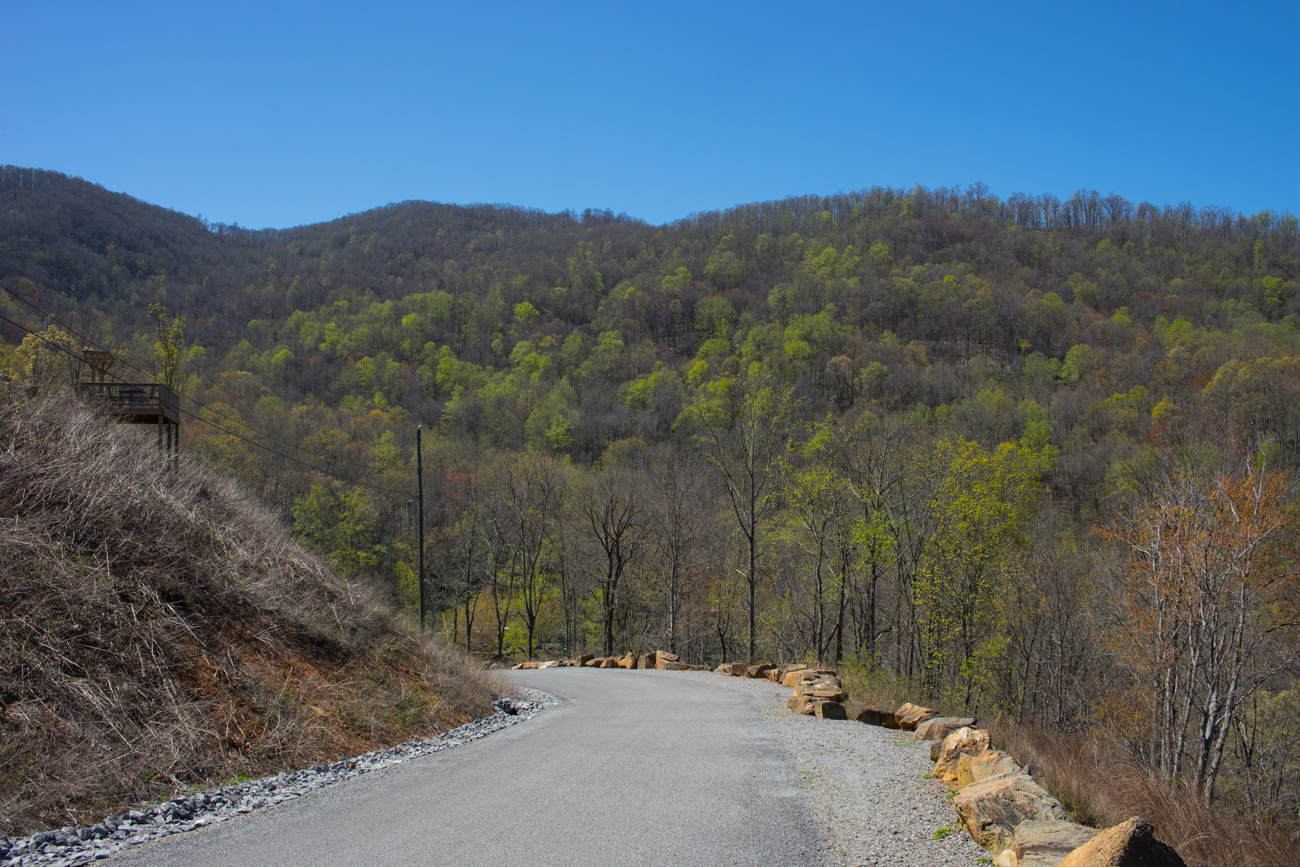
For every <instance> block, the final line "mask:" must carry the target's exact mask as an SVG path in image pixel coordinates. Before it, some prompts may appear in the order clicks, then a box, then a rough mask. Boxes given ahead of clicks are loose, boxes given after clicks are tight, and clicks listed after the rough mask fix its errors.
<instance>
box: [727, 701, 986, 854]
mask: <svg viewBox="0 0 1300 867" xmlns="http://www.w3.org/2000/svg"><path fill="white" fill-rule="evenodd" d="M720 682H721V683H723V684H725V685H726V686H727V687H729V688H733V689H746V690H752V691H753V692H755V693H756V695H757V697H758V699H759V702H760V707H761V710H760V713H761V714H762V716H763V717H764V718H766V719H767V720H768V721H769V722H770V723H771V724H772V726H773V728H774V729H775V730H776V731H777V732H779V733H780V735H781V736H782V738H783V739H784V741H785V743H786V744H787V747H788V749H789V750H790V753H791V755H792V756H794V760H795V766H796V768H797V770H798V771H799V776H800V777H802V778H803V782H802V784H801V791H800V795H801V798H802V800H803V801H804V804H805V806H806V807H807V809H808V811H809V813H810V814H811V815H812V816H813V817H814V818H815V819H816V820H817V821H818V822H819V823H820V824H821V825H822V827H823V829H825V831H826V833H827V835H828V836H829V839H830V844H829V849H828V850H827V851H826V852H825V853H824V860H823V863H824V864H825V865H827V867H877V865H880V867H883V865H890V867H949V865H954V867H956V865H960V867H975V865H978V864H988V863H990V861H991V856H990V853H989V852H987V851H985V850H984V849H983V848H981V847H980V846H979V845H978V844H976V843H975V841H974V840H972V839H971V838H970V835H969V834H967V833H966V831H965V830H964V829H962V828H960V827H958V825H957V811H956V809H955V808H954V807H953V805H952V801H951V799H950V797H949V794H950V790H949V787H948V786H947V785H946V784H944V783H943V782H941V781H939V780H934V779H931V778H930V771H931V769H932V768H933V767H934V765H933V764H932V763H931V762H930V745H929V743H923V742H922V741H920V740H919V739H918V738H917V737H916V735H914V734H911V733H909V732H899V731H893V730H890V729H885V728H879V727H877V726H869V725H864V724H863V723H860V722H856V721H853V720H824V719H817V718H816V717H810V716H802V715H800V714H794V713H791V712H790V711H789V709H788V708H787V707H786V705H785V702H786V699H788V698H789V697H790V690H788V689H782V688H779V687H777V686H775V685H773V684H771V683H768V682H766V681H760V680H749V679H746V678H735V677H725V676H723V678H722V679H721V681H720Z"/></svg>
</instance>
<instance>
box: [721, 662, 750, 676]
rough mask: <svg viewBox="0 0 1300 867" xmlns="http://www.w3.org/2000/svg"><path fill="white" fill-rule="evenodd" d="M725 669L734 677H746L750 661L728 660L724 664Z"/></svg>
mask: <svg viewBox="0 0 1300 867" xmlns="http://www.w3.org/2000/svg"><path fill="white" fill-rule="evenodd" d="M723 670H724V671H726V672H727V674H729V675H731V676H732V677H744V676H745V672H746V671H748V670H749V663H747V662H728V663H727V664H726V665H725V666H724V668H723Z"/></svg>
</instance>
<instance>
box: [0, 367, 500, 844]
mask: <svg viewBox="0 0 1300 867" xmlns="http://www.w3.org/2000/svg"><path fill="white" fill-rule="evenodd" d="M501 691H502V686H501V684H500V683H498V682H496V681H494V680H492V679H491V677H490V676H489V675H488V674H486V673H484V672H483V671H481V669H480V668H479V667H478V666H477V665H476V664H474V663H472V662H471V661H469V660H468V659H467V658H466V657H464V656H463V655H462V654H460V653H459V652H457V651H455V650H453V649H450V648H447V647H445V646H443V645H441V644H440V643H439V642H436V641H431V640H425V639H422V638H420V637H418V636H417V635H415V634H414V633H413V632H412V631H411V630H409V629H408V628H405V627H404V626H402V625H401V624H399V623H397V622H395V620H394V619H393V617H392V616H391V615H390V614H389V613H387V611H386V610H385V608H384V607H383V606H382V605H381V604H378V603H377V602H376V601H375V600H374V599H373V598H372V596H371V594H370V593H369V592H367V590H366V588H365V587H361V586H358V585H357V584H355V583H348V582H346V581H344V580H342V579H341V578H340V577H339V576H338V575H336V574H334V573H333V572H332V571H331V570H330V569H329V568H328V567H326V566H324V565H323V564H322V563H321V562H320V561H319V560H318V559H317V558H316V557H314V556H312V555H311V554H309V553H308V552H306V551H304V550H303V549H302V548H301V547H299V546H298V545H297V544H296V543H294V542H293V541H292V540H291V539H290V538H289V537H288V535H287V534H286V532H285V530H284V528H283V526H282V524H281V523H280V522H279V521H278V520H277V519H276V518H275V517H274V516H273V515H271V514H270V513H268V512H267V511H266V510H265V509H264V508H262V507H261V506H260V504H258V503H257V502H256V501H255V500H254V499H253V498H252V497H251V496H250V495H248V494H247V493H245V492H244V491H243V490H241V489H240V488H239V487H238V486H237V485H236V484H234V483H233V482H231V481H230V480H228V479H225V478H221V477H218V476H216V475H214V474H212V473H210V472H207V471H205V470H203V469H202V468H199V467H196V466H193V465H190V464H188V463H184V462H183V463H182V467H181V469H180V471H179V472H169V471H167V470H166V469H165V468H164V467H163V466H162V461H161V460H160V457H159V454H158V452H157V451H156V450H155V449H154V447H153V444H152V442H151V438H150V436H149V434H148V433H144V434H143V435H142V433H141V432H140V431H139V430H132V429H130V428H129V427H127V426H119V425H110V424H105V423H104V422H103V421H102V420H101V419H99V418H97V417H96V416H95V415H94V414H93V413H92V412H90V411H89V410H88V409H87V408H85V407H84V406H82V405H81V404H79V403H78V402H77V401H75V399H73V398H71V397H68V396H66V395H52V396H46V397H41V398H38V399H35V400H29V399H27V398H26V396H25V395H23V394H22V393H21V392H19V391H17V390H15V389H11V388H9V387H8V386H0V834H15V833H24V832H28V831H31V830H34V829H36V828H39V827H50V826H59V825H63V824H68V823H81V822H86V821H90V820H94V819H97V818H98V817H100V816H103V815H104V813H105V812H106V811H109V810H113V809H116V808H120V807H121V806H123V805H124V804H127V803H132V802H138V801H143V800H150V799H155V798H159V797H165V796H167V795H169V794H170V793H172V792H173V791H175V790H176V789H179V788H185V787H192V786H194V785H200V784H204V783H210V782H214V781H219V780H227V779H231V778H234V777H236V776H239V775H258V774H264V773H268V772H271V771H273V770H276V769H280V768H286V767H299V766H303V765H306V764H310V763H312V762H315V761H320V760H324V759H332V758H337V757H339V756H343V755H349V754H353V753H358V752H364V751H366V750H368V749H373V748H376V747H379V746H383V745H389V744H393V743H398V742H401V741H403V740H407V739H410V738H412V737H417V736H424V735H428V734H430V733H432V731H434V730H442V729H446V728H450V727H453V726H455V725H458V724H460V723H462V722H465V721H467V720H469V719H472V718H475V717H478V716H481V715H484V714H486V713H490V712H491V707H490V702H491V697H492V694H493V693H500V692H501Z"/></svg>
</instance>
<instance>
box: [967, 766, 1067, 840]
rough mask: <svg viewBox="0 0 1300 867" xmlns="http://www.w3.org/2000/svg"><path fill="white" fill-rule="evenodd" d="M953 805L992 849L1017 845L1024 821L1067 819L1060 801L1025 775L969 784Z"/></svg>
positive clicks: (969, 826) (972, 829) (973, 830)
mask: <svg viewBox="0 0 1300 867" xmlns="http://www.w3.org/2000/svg"><path fill="white" fill-rule="evenodd" d="M953 804H954V806H956V807H957V816H958V817H959V818H960V819H961V821H962V824H964V825H965V826H966V830H967V831H968V832H970V835H971V836H972V837H973V838H975V842H976V843H979V844H980V845H981V846H983V847H984V848H985V849H988V850H989V851H990V852H1001V851H1002V850H1004V849H1009V848H1011V847H1012V846H1014V845H1015V841H1016V829H1017V828H1018V827H1020V824H1021V823H1022V822H1029V821H1043V820H1052V819H1055V820H1058V821H1064V820H1065V818H1066V816H1065V810H1064V809H1062V807H1061V804H1060V802H1059V801H1057V800H1056V799H1055V798H1053V797H1052V796H1051V795H1049V794H1048V793H1047V790H1046V789H1044V788H1043V787H1042V786H1040V785H1038V784H1037V783H1035V782H1034V781H1033V779H1032V778H1030V777H1029V776H1027V775H1025V774H1015V775H1013V776H1009V777H995V778H993V779H990V780H985V781H984V782H982V783H974V784H972V785H969V786H967V787H966V788H964V789H962V790H961V791H960V792H958V793H957V796H956V797H955V798H954V799H953Z"/></svg>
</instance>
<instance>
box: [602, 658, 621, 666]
mask: <svg viewBox="0 0 1300 867" xmlns="http://www.w3.org/2000/svg"><path fill="white" fill-rule="evenodd" d="M600 667H601V668H618V660H617V659H615V658H614V657H612V656H607V657H605V658H604V659H602V660H601V661H600Z"/></svg>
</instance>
